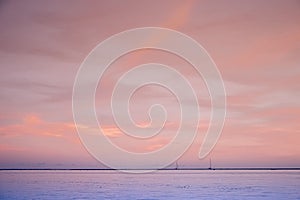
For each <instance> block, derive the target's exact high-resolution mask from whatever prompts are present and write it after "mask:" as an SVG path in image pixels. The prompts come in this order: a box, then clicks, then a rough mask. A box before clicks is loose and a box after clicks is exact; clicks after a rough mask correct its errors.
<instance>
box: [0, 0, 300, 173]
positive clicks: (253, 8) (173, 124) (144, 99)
mask: <svg viewBox="0 0 300 200" xmlns="http://www.w3.org/2000/svg"><path fill="white" fill-rule="evenodd" d="M0 27H1V28H0V57H1V60H0V65H1V67H0V102H1V104H0V157H1V159H0V168H49V167H54V168H69V167H74V168H80V167H82V168H89V167H91V168H93V167H102V166H103V165H102V164H100V163H99V162H98V161H96V160H95V159H94V158H93V157H92V156H91V155H90V154H89V153H88V152H87V151H86V149H85V148H84V146H83V144H82V143H81V142H80V139H79V137H78V134H77V132H76V128H75V124H74V121H73V115H72V90H73V83H74V81H75V77H76V73H77V71H78V70H79V67H80V65H81V63H82V62H83V60H84V59H85V57H86V56H87V55H88V54H89V52H90V51H91V50H92V49H93V48H94V47H95V46H96V45H98V44H99V43H100V42H101V41H103V40H105V39H106V38H108V37H110V36H111V35H113V34H117V33H119V32H122V31H125V30H127V29H132V28H138V27H165V28H170V29H174V30H177V31H180V32H182V33H184V34H186V35H188V36H190V37H192V38H193V39H195V40H196V41H197V42H198V43H200V44H201V45H202V46H203V47H204V48H205V49H206V50H207V52H209V54H210V56H211V57H212V59H213V60H214V62H215V63H216V65H217V66H218V68H219V70H220V73H221V75H222V77H223V80H224V84H225V88H226V94H227V97H226V98H227V116H226V121H225V126H224V129H223V132H222V135H221V137H220V139H219V141H218V143H217V145H216V146H215V148H214V149H213V151H212V152H211V153H210V155H209V156H208V157H207V158H205V159H203V160H199V158H198V152H199V148H200V146H201V144H202V141H203V138H204V135H205V131H206V129H207V126H208V125H207V123H208V120H209V112H210V103H209V102H210V100H209V95H208V92H207V89H206V87H205V85H204V82H203V80H202V79H201V77H200V76H199V77H197V76H194V71H193V70H192V69H191V66H190V65H189V64H188V63H186V62H185V61H184V60H182V59H181V58H179V57H176V56H175V55H172V54H170V53H167V52H163V51H158V50H141V51H137V52H132V53H130V54H128V55H126V56H124V57H122V58H120V59H118V60H117V61H116V62H114V63H113V64H112V65H111V67H110V68H109V70H108V71H107V72H106V74H105V77H104V78H105V79H104V80H103V81H102V82H100V84H99V87H98V89H97V93H96V110H97V116H98V118H99V120H102V124H103V127H102V128H103V131H104V132H105V135H107V136H108V137H109V138H110V139H111V141H112V142H114V143H115V144H118V145H119V146H120V147H122V148H124V149H126V150H128V151H132V152H147V151H153V150H156V149H159V148H160V147H162V146H164V145H166V144H167V143H168V141H169V140H170V139H171V138H172V137H173V136H174V134H175V130H176V128H178V124H177V122H178V115H176V113H177V114H178V105H177V104H176V102H175V100H174V97H172V95H170V94H169V92H168V91H166V90H164V89H163V88H160V87H158V86H149V87H144V88H142V89H141V90H139V91H138V92H137V93H136V94H135V95H134V96H133V97H134V98H133V101H132V105H131V107H130V109H131V110H132V117H133V119H134V120H135V122H136V123H137V124H138V125H139V126H140V127H141V128H142V127H143V126H147V125H148V124H149V118H148V115H147V110H148V108H149V106H150V105H152V104H154V103H157V102H159V103H161V104H163V105H165V106H166V109H167V110H168V112H169V113H170V114H169V117H170V118H168V121H167V123H166V127H165V128H164V130H163V133H162V134H161V135H158V136H157V137H153V138H151V140H141V141H140V143H136V141H134V142H133V141H132V140H131V139H130V138H127V137H126V136H125V135H124V134H123V133H122V132H121V131H120V130H119V129H118V128H117V127H116V125H115V124H114V123H113V119H112V116H111V111H110V110H109V109H110V107H109V106H107V105H109V104H107V103H108V102H109V101H110V99H109V97H110V95H111V92H112V89H113V87H114V83H115V82H116V81H117V80H118V78H120V76H122V74H123V73H124V72H126V71H127V70H128V69H130V68H132V67H134V66H137V65H140V64H143V63H149V62H157V63H163V64H166V65H169V66H174V67H175V68H176V69H177V70H178V71H180V72H181V73H182V74H183V75H184V76H185V77H187V79H189V80H190V81H191V84H192V85H193V86H195V89H196V95H197V97H198V100H199V104H200V115H201V116H202V118H201V120H200V124H199V133H198V136H197V138H196V140H195V142H194V143H193V145H192V146H191V148H190V149H189V150H188V151H187V152H186V153H185V154H184V155H183V156H182V157H181V158H180V159H179V162H178V163H179V165H180V166H183V167H196V166H197V167H207V166H208V162H209V158H212V160H213V165H214V167H300V123H299V122H300V84H299V80H300V1H298V0H287V1H282V0H272V1H260V0H254V1H250V0H248V1H239V0H229V1H200V0H199V1H197V0H194V1H179V0H178V1H177V0H176V1H173V0H168V1H138V0H134V1H133V0H128V1H114V0H113V1H84V0H81V1H76V0H75V1H58V0H55V1H30V0H27V1H1V2H0ZM116 48H117V47H116ZM166 78H170V80H172V77H168V76H166ZM174 81H176V80H174ZM101 84H102V85H101ZM120 100H121V101H122V99H120ZM174 102H175V103H174ZM187 103H188V102H187ZM176 116H177V117H176ZM154 125H155V124H154ZM187 131H188V128H187ZM104 151H105V150H104ZM108 153H109V152H108ZM111 156H112V157H116V159H117V155H111ZM158 159H163V157H162V158H158Z"/></svg>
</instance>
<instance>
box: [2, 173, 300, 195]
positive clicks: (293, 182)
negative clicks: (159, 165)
mask: <svg viewBox="0 0 300 200" xmlns="http://www.w3.org/2000/svg"><path fill="white" fill-rule="evenodd" d="M0 199H26V200H27V199H51V200H53V199H140V200H142V199H144V200H146V199H148V200H150V199H231V200H233V199H239V200H240V199H255V200H259V199H272V200H275V199H284V200H286V199H300V171H297V170H162V171H157V172H152V173H147V174H131V173H122V172H118V171H114V170H1V171H0Z"/></svg>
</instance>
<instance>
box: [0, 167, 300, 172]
mask: <svg viewBox="0 0 300 200" xmlns="http://www.w3.org/2000/svg"><path fill="white" fill-rule="evenodd" d="M34 170H44V171H80V170H82V171H120V170H124V171H143V170H155V171H187V170H195V171H226V170H240V171H241V170H244V171H247V170H248V171H249V170H253V171H254V170H258V171H263V170H264V171H266V170H300V167H268V168H264V167H257V168H212V169H209V168H182V169H168V168H167V169H103V168H99V169H96V168H95V169H94V168H92V169H90V168H62V169H60V168H28V169H26V168H19V169H18V168H2V169H0V171H34Z"/></svg>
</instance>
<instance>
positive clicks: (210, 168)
mask: <svg viewBox="0 0 300 200" xmlns="http://www.w3.org/2000/svg"><path fill="white" fill-rule="evenodd" d="M208 169H209V170H212V167H211V158H209V168H208Z"/></svg>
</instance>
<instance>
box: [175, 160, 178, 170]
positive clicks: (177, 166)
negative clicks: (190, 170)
mask: <svg viewBox="0 0 300 200" xmlns="http://www.w3.org/2000/svg"><path fill="white" fill-rule="evenodd" d="M175 169H176V170H178V161H176V167H175Z"/></svg>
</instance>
